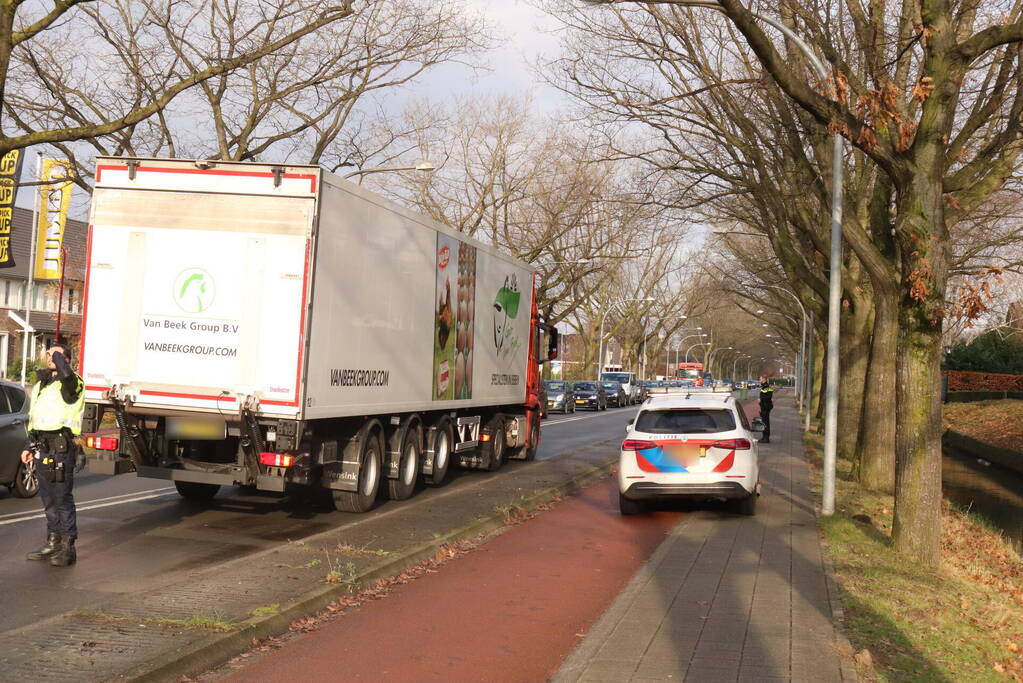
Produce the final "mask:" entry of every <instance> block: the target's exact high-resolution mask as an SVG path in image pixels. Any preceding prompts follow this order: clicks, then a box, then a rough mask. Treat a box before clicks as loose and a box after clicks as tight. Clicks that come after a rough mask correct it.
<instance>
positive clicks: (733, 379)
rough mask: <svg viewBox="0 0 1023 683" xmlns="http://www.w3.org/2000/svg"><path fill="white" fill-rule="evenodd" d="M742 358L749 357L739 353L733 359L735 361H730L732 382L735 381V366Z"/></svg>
mask: <svg viewBox="0 0 1023 683" xmlns="http://www.w3.org/2000/svg"><path fill="white" fill-rule="evenodd" d="M743 358H749V356H747V355H746V354H745V353H740V354H739V355H738V356H736V357H735V360H733V361H732V381H733V382H734V381H735V366H736V365H737V364H738V362H739V361H740V360H742V359H743Z"/></svg>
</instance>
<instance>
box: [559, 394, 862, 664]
mask: <svg viewBox="0 0 1023 683" xmlns="http://www.w3.org/2000/svg"><path fill="white" fill-rule="evenodd" d="M776 405H777V407H776V409H775V410H774V412H773V413H772V414H771V428H772V441H771V443H770V444H762V445H761V446H760V473H761V474H760V477H761V482H762V483H763V489H764V492H763V495H762V496H761V498H760V501H759V503H758V509H757V514H756V516H755V517H741V516H738V515H733V514H731V513H729V512H726V511H724V510H723V509H720V508H716V509H706V510H698V509H697V511H694V512H690V513H687V514H686V515H685V517H684V518H683V520H682V521H681V522H679V524H678V525H677V526H676V527H675V528H674V529H673V530H672V532H671V535H670V536H669V537H668V539H667V540H666V541H665V542H664V543H663V544H662V545H661V547H660V548H659V549H658V550H657V552H656V553H655V554H654V555H653V556H652V557H651V558H650V560H649V561H648V563H647V564H646V566H645V567H644V568H643V569H641V570H640V571H639V572H638V573H637V574H636V576H635V577H634V578H633V580H632V581H631V582H630V583H629V585H628V587H627V588H626V589H625V590H624V591H623V592H622V594H621V595H620V596H619V598H618V599H617V600H616V601H615V602H614V603H613V604H612V606H611V607H610V608H609V609H608V610H607V612H605V613H604V616H603V617H601V619H600V621H599V622H598V623H597V624H596V626H594V628H593V629H592V630H591V631H590V633H589V634H588V635H587V636H586V637H585V638H584V639H583V641H582V642H581V643H580V645H579V647H578V648H577V649H576V651H575V652H573V654H572V655H571V656H570V657H569V658H568V659H567V660H566V661H565V663H564V664H563V665H562V667H561V669H560V670H559V671H558V674H557V675H556V676H555V678H554V679H553V680H554V681H556V682H558V683H563V682H567V681H629V680H631V681H655V680H656V681H665V680H676V681H682V680H685V681H699V682H705V681H715V682H716V681H765V682H766V681H813V682H815V683H828V682H830V681H836V682H837V681H853V680H855V672H854V669H853V667H852V666H851V663H850V662H849V661H848V660H847V659H843V658H841V657H840V656H839V655H838V651H839V649H843V650H845V651H847V652H848V651H849V650H848V645H847V644H845V640H844V637H843V636H842V635H841V634H840V633H838V632H837V631H836V629H835V627H834V625H833V612H832V610H833V607H834V608H835V610H836V611H837V609H838V608H837V601H836V596H835V594H834V586H833V585H832V584H831V583H830V581H829V579H828V578H827V574H826V571H825V565H824V558H823V554H822V547H821V541H820V538H819V536H818V532H817V523H816V519H815V514H816V513H815V511H814V498H813V496H812V494H811V492H810V489H809V468H808V466H807V464H806V461H805V459H804V457H803V454H802V433H801V431H800V429H799V426H798V424H797V419H796V412H795V410H794V409H793V402H792V401H791V400H790V399H785V398H782V399H781V400H779V401H777V403H776ZM840 643H842V645H841V646H840V645H839V644H840Z"/></svg>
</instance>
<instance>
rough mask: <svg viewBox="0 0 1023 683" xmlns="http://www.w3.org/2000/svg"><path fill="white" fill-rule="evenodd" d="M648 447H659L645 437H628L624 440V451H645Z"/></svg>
mask: <svg viewBox="0 0 1023 683" xmlns="http://www.w3.org/2000/svg"><path fill="white" fill-rule="evenodd" d="M648 448H657V444H655V443H654V442H653V441H646V440H644V439H626V440H625V441H623V442H622V450H623V451H645V450H646V449H648Z"/></svg>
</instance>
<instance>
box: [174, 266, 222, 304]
mask: <svg viewBox="0 0 1023 683" xmlns="http://www.w3.org/2000/svg"><path fill="white" fill-rule="evenodd" d="M216 294H217V287H216V284H214V282H213V276H212V275H210V274H209V273H208V272H206V271H205V270H203V269H202V268H186V269H185V270H183V271H181V272H180V273H179V274H178V276H177V278H175V280H174V303H176V304H177V305H178V308H180V309H181V310H182V311H184V312H185V313H202V312H203V311H205V310H207V309H208V308H209V307H210V306H212V305H213V299H214V298H215V297H216Z"/></svg>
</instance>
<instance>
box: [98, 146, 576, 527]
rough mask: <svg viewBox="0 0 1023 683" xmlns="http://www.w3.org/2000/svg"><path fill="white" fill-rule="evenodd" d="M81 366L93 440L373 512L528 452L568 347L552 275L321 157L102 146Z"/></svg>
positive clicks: (207, 486)
mask: <svg viewBox="0 0 1023 683" xmlns="http://www.w3.org/2000/svg"><path fill="white" fill-rule="evenodd" d="M95 178H96V187H95V192H94V194H93V199H92V209H91V218H90V225H89V236H88V257H87V274H86V287H85V292H86V294H85V301H86V305H85V312H84V321H83V333H82V342H81V346H82V349H81V353H80V357H81V369H80V371H81V374H82V377H83V378H84V379H85V384H86V420H85V431H86V432H96V431H97V430H98V429H99V426H100V421H101V420H102V418H103V415H104V413H105V412H107V411H113V412H114V413H115V415H116V418H117V425H118V428H119V438H113V437H104V438H99V437H94V438H92V439H90V442H91V445H93V447H97V448H101V449H106V450H111V451H116V452H117V455H118V457H124V458H129V459H130V460H131V462H132V463H133V464H134V469H135V471H136V472H137V473H138V475H139V476H143V477H156V478H163V479H169V480H172V481H173V482H174V483H175V485H176V487H177V489H178V491H179V492H180V493H181V494H182V495H183V496H185V497H186V498H191V499H200V500H201V499H208V498H210V497H212V496H213V495H214V494H215V493H216V492H217V490H218V488H219V487H220V486H222V485H241V486H251V487H255V488H257V489H263V490H270V491H283V490H285V489H286V488H288V487H295V486H305V487H324V488H326V489H329V490H330V491H331V492H332V493H333V498H334V501H335V504H336V507H337V508H338V509H341V510H348V511H353V512H361V511H365V510H368V509H369V508H370V507H372V506H373V504H374V502H375V501H376V500H377V496H378V492H381V491H385V492H386V494H387V495H389V496H390V497H391V498H394V499H403V498H407V497H409V496H411V495H412V494H413V492H414V491H415V488H416V485H417V483H418V482H419V481H421V480H424V479H425V481H426V482H428V483H431V484H434V485H439V484H441V483H443V481H444V479H445V476H446V475H447V473H448V469H449V467H450V466H451V465H452V464H453V463H456V464H460V465H462V466H463V467H469V468H479V469H487V470H494V469H497V468H498V467H500V466H501V464H502V463H503V462H504V460H505V459H506V458H519V459H525V460H529V459H531V458H533V457H534V455H535V453H536V448H537V445H538V443H539V439H540V420H539V407H540V406H539V400H538V394H539V385H540V375H539V364H540V363H542V362H544V361H545V360H547V359H548V358H549V357H550V355H551V353H552V351H553V350H554V349H556V348H557V346H556V334H557V333H556V332H555V331H554V330H553V329H549V328H548V326H546V325H544V324H543V323H541V322H540V320H539V319H538V316H537V309H536V301H535V284H534V272H533V270H532V268H531V267H530V266H529V265H528V264H526V263H523V262H522V261H519V260H516V259H514V258H511V257H509V256H507V255H504V254H502V253H500V252H498V251H497V250H496V249H494V248H493V247H490V246H488V245H486V244H483V243H481V242H477V241H475V240H472V239H469V238H467V237H466V236H465V235H462V234H459V233H458V232H456V231H454V230H452V229H451V228H449V227H447V226H445V225H442V224H440V223H437V222H436V221H433V220H431V219H429V218H426V217H424V216H421V215H418V214H416V213H414V212H412V211H409V210H408V209H405V208H403V207H401V206H399V205H398V204H395V203H393V202H390V201H388V200H386V199H383V198H381V197H380V196H378V195H376V194H374V193H371V192H369V191H367V190H365V189H363V188H361V187H359V186H357V185H354V184H352V183H350V182H347V181H345V180H343V179H341V178H339V177H337V176H335V175H333V174H330V173H328V172H326V171H323V170H322V169H320V168H318V167H315V166H291V165H273V164H263V163H235V162H221V161H188V160H180V159H144V158H130V159H126V158H109V157H100V158H98V159H97V162H96V176H95Z"/></svg>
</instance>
